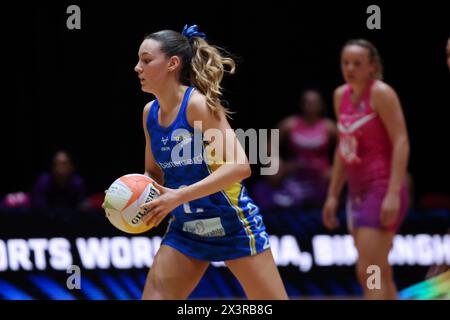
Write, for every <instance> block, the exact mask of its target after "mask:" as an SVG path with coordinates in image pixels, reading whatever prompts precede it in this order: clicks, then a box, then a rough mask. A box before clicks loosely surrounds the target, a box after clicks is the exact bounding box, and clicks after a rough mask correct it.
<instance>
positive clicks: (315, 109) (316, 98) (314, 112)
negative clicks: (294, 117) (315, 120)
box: [303, 90, 322, 117]
mask: <svg viewBox="0 0 450 320" xmlns="http://www.w3.org/2000/svg"><path fill="white" fill-rule="evenodd" d="M303 99H304V100H303V112H304V114H305V115H306V116H312V117H317V116H319V115H320V113H321V111H322V99H321V97H320V95H319V93H317V92H316V91H312V90H311V91H308V92H306V93H305V95H304V97H303Z"/></svg>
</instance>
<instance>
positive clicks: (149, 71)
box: [134, 39, 168, 93]
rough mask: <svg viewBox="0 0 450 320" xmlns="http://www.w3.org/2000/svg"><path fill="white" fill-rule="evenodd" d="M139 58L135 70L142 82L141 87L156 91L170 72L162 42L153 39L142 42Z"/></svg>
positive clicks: (146, 90) (150, 91) (147, 90)
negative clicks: (161, 46) (162, 49)
mask: <svg viewBox="0 0 450 320" xmlns="http://www.w3.org/2000/svg"><path fill="white" fill-rule="evenodd" d="M138 56H139V60H138V63H137V64H136V66H135V67H134V70H135V71H136V72H137V74H138V77H139V80H140V82H141V88H142V90H143V91H145V92H149V93H155V91H157V90H158V88H159V87H160V86H161V85H163V84H164V83H165V81H166V78H167V74H168V69H167V66H168V61H167V57H166V55H165V54H164V52H162V51H161V48H160V43H159V42H158V41H155V40H153V39H146V40H144V41H143V42H142V44H141V47H140V48H139V52H138Z"/></svg>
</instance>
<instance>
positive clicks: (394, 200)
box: [380, 192, 400, 227]
mask: <svg viewBox="0 0 450 320" xmlns="http://www.w3.org/2000/svg"><path fill="white" fill-rule="evenodd" d="M399 211H400V194H399V193H391V192H389V193H387V194H386V196H385V197H384V200H383V203H382V205H381V216H380V220H381V224H382V225H384V226H385V227H390V226H392V225H393V224H395V222H396V221H397V217H398V214H399Z"/></svg>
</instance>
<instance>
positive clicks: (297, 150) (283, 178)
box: [253, 90, 336, 209]
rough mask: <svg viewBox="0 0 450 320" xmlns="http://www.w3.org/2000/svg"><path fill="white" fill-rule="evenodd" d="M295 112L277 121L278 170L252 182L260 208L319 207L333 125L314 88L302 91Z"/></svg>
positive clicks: (323, 192) (330, 148)
mask: <svg viewBox="0 0 450 320" xmlns="http://www.w3.org/2000/svg"><path fill="white" fill-rule="evenodd" d="M299 107H300V109H299V113H298V114H296V115H293V116H290V117H288V118H286V119H284V120H283V121H281V123H280V125H279V129H280V149H281V150H282V151H284V152H282V154H281V158H280V159H279V163H280V170H279V172H278V174H277V175H275V176H267V177H265V178H264V180H261V181H260V182H258V183H256V184H255V186H254V188H253V197H254V198H255V200H256V201H257V202H258V204H259V205H260V206H262V208H263V209H264V208H270V207H273V206H280V207H302V208H306V209H309V208H320V207H321V206H322V204H323V201H324V200H325V196H326V191H327V186H328V179H329V175H330V170H331V155H332V151H333V150H332V149H333V143H334V141H335V137H336V126H335V124H334V122H333V121H332V120H330V119H327V118H325V117H324V115H323V113H324V109H325V106H324V101H323V98H322V96H321V95H320V93H319V92H318V91H316V90H307V91H304V92H303V93H302V96H301V99H300V105H299Z"/></svg>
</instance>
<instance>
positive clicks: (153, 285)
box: [142, 272, 169, 300]
mask: <svg viewBox="0 0 450 320" xmlns="http://www.w3.org/2000/svg"><path fill="white" fill-rule="evenodd" d="M168 298H169V297H166V295H165V293H164V284H163V280H162V279H160V278H159V277H157V276H156V275H155V274H153V273H151V272H150V274H149V275H148V277H147V281H146V283H145V288H144V292H143V294H142V300H161V299H168Z"/></svg>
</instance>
